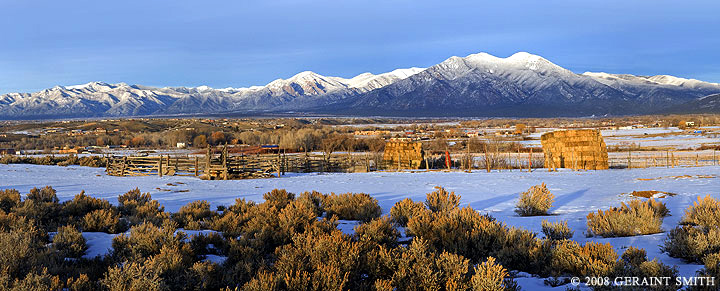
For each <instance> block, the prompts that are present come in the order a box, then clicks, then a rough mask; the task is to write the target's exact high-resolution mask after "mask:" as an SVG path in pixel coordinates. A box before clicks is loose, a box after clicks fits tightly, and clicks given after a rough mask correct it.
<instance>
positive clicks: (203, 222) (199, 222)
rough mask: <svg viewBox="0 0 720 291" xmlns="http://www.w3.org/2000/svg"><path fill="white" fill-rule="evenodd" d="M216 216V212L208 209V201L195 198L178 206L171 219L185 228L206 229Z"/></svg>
mask: <svg viewBox="0 0 720 291" xmlns="http://www.w3.org/2000/svg"><path fill="white" fill-rule="evenodd" d="M215 216H217V212H215V211H212V210H210V203H208V202H207V201H205V200H197V201H193V202H190V203H188V204H187V205H184V206H183V207H180V210H179V211H178V212H176V213H173V214H172V218H173V220H175V222H177V223H178V225H180V227H182V228H185V229H206V228H208V227H209V225H210V223H211V221H212V220H213V219H214V218H215Z"/></svg>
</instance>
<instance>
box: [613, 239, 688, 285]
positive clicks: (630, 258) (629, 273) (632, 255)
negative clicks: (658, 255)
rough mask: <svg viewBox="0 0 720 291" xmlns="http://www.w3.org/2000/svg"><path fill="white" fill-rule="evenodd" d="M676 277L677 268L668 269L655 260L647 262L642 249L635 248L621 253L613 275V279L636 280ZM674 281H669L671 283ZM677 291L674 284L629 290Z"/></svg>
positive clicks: (645, 254)
mask: <svg viewBox="0 0 720 291" xmlns="http://www.w3.org/2000/svg"><path fill="white" fill-rule="evenodd" d="M677 275H678V270H677V267H670V266H667V265H665V264H663V263H661V262H659V261H658V260H657V259H653V260H652V261H648V260H647V253H646V252H645V250H644V249H638V248H635V247H629V248H627V249H626V250H625V252H623V254H622V256H621V259H620V261H619V262H618V266H617V269H616V270H615V273H614V274H613V277H616V278H617V277H637V278H650V277H654V278H662V277H669V278H675V277H677ZM673 281H674V279H671V282H673ZM647 289H651V290H677V289H678V288H677V286H674V284H670V285H659V286H643V287H642V288H636V289H630V290H647Z"/></svg>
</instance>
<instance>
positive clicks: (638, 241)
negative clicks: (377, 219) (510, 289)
mask: <svg viewBox="0 0 720 291" xmlns="http://www.w3.org/2000/svg"><path fill="white" fill-rule="evenodd" d="M103 170H104V169H102V168H87V167H58V166H38V165H0V189H6V188H14V189H17V190H19V191H21V193H27V192H28V191H29V190H30V189H31V188H33V187H41V186H45V185H50V186H52V187H53V188H55V189H56V190H57V192H58V197H59V198H60V199H61V200H69V199H72V197H73V196H74V195H75V194H77V193H79V192H80V191H81V190H85V192H86V193H87V194H88V195H91V196H95V197H100V198H105V199H108V200H110V202H112V203H117V196H118V195H120V194H122V193H124V192H126V191H128V190H131V189H134V188H135V187H139V188H140V190H141V191H143V192H150V193H151V194H152V196H153V198H154V199H157V200H159V201H160V202H161V203H162V204H163V205H165V207H166V210H168V211H177V210H178V209H179V208H180V207H181V206H182V205H184V204H186V203H188V202H190V201H193V200H201V199H204V200H208V201H209V202H211V204H213V205H230V204H232V203H234V200H235V199H236V198H245V199H248V200H254V201H262V194H263V193H265V192H269V191H270V190H272V189H274V188H284V189H287V190H289V191H291V192H294V193H299V192H302V191H309V190H317V191H320V192H324V193H329V192H336V193H343V192H364V193H368V194H370V195H372V196H373V197H375V198H376V199H377V200H378V201H379V203H380V206H381V207H382V209H383V212H384V213H385V214H387V213H388V212H389V210H390V208H391V207H392V205H393V204H394V203H395V202H397V201H399V200H401V199H404V198H411V199H413V200H416V201H424V199H425V194H426V193H428V192H431V191H432V190H433V188H434V187H436V186H442V187H445V188H447V189H448V190H451V191H455V192H456V193H457V194H460V195H461V196H462V200H461V205H462V206H465V205H470V206H472V207H473V208H474V209H476V210H478V211H481V212H488V213H490V214H491V215H492V216H494V217H496V218H497V219H498V220H500V221H503V222H505V223H507V224H508V225H511V226H517V227H522V228H525V229H529V230H532V231H535V232H538V233H539V232H540V230H541V226H540V222H541V220H543V219H548V220H550V221H555V220H567V221H568V224H569V226H570V227H571V228H572V229H573V230H574V231H575V235H574V237H573V239H574V240H576V241H579V242H586V241H590V240H593V241H600V242H609V243H611V244H612V245H613V246H614V247H615V248H616V250H617V251H618V252H619V253H621V252H622V251H623V250H624V249H625V248H627V247H628V246H635V247H641V248H644V249H645V250H646V251H647V253H648V257H649V258H650V259H652V258H658V259H660V260H661V261H663V262H664V263H666V264H670V265H677V266H678V267H679V270H680V275H681V276H691V275H693V274H694V273H695V271H696V270H698V269H700V268H701V266H699V265H693V264H686V263H684V262H683V261H681V260H679V259H674V258H670V257H668V256H667V255H666V254H663V253H661V251H660V247H659V245H661V244H662V241H663V239H664V238H665V234H664V233H660V234H654V235H645V236H636V237H627V238H607V239H606V238H588V237H586V236H585V233H586V231H587V226H586V219H585V217H586V215H587V214H588V213H589V212H591V211H596V210H597V209H607V208H609V207H611V206H618V205H619V204H620V202H622V201H627V200H630V199H631V198H630V197H629V196H628V195H627V194H625V193H630V192H632V191H634V190H659V191H665V192H672V193H676V194H678V195H677V196H673V197H667V198H662V199H660V200H661V201H663V202H665V203H666V204H667V206H668V208H669V209H670V214H671V216H669V217H666V218H665V220H664V222H663V229H664V230H670V229H672V228H673V227H675V226H676V225H677V223H678V221H679V220H680V218H681V217H682V215H683V211H684V209H685V208H687V207H688V206H689V205H691V204H692V202H693V201H694V200H695V199H696V197H698V196H704V195H707V194H710V195H712V196H714V197H715V198H720V191H719V190H720V177H719V176H720V167H718V166H714V167H687V168H686V167H679V168H647V169H632V170H605V171H583V172H572V171H567V170H561V171H560V172H546V171H542V170H537V171H535V172H532V173H527V172H519V171H517V170H515V171H512V172H507V171H503V172H492V173H486V172H483V171H476V172H473V173H465V172H399V173H396V172H372V173H353V174H345V173H332V174H316V173H315V174H292V175H288V176H285V177H283V178H279V179H278V178H273V179H256V180H228V181H204V180H200V179H197V178H194V177H176V176H165V177H162V178H159V177H156V176H149V177H111V176H106V175H105V174H104V172H103ZM650 178H657V179H652V180H644V179H650ZM640 179H643V180H640ZM541 182H545V183H546V184H547V185H548V187H549V189H550V190H551V191H552V192H553V193H554V194H555V196H556V200H555V204H554V207H553V208H552V209H551V211H552V212H553V213H554V214H556V215H554V216H550V217H519V216H517V215H515V213H514V212H513V210H514V205H515V202H516V201H517V197H518V194H519V193H520V192H522V191H525V190H527V189H528V188H529V187H530V186H533V185H537V184H540V183H541ZM345 227H348V228H351V227H352V223H349V225H345ZM86 236H87V237H88V238H89V240H88V244H89V245H90V249H91V250H93V251H94V252H102V249H103V248H105V249H106V248H107V245H106V244H107V242H108V241H109V239H110V238H111V236H109V235H103V234H90V233H89V234H86ZM98 248H100V250H98ZM518 282H520V283H521V284H522V285H523V287H524V289H525V290H537V289H539V288H549V287H547V286H544V285H543V283H542V280H539V279H534V278H533V279H531V278H520V279H518ZM564 289H565V286H561V287H558V290H564Z"/></svg>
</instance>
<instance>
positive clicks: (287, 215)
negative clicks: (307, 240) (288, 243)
mask: <svg viewBox="0 0 720 291" xmlns="http://www.w3.org/2000/svg"><path fill="white" fill-rule="evenodd" d="M307 202H308V201H307V200H294V201H292V202H290V203H289V204H288V205H287V206H285V208H283V209H282V210H281V211H280V215H279V216H278V224H279V226H280V229H282V230H283V231H284V232H286V233H287V235H288V237H289V236H291V235H293V234H296V233H303V232H305V230H307V229H309V228H310V226H311V225H312V224H313V223H315V222H317V213H316V208H315V207H313V206H314V205H313V204H309V203H307Z"/></svg>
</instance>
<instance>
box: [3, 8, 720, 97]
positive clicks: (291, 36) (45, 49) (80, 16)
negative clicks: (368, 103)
mask: <svg viewBox="0 0 720 291" xmlns="http://www.w3.org/2000/svg"><path fill="white" fill-rule="evenodd" d="M718 12H720V1H663V0H661V1H634V0H624V1H613V0H606V1H577V0H573V1H536V0H532V1H477V0H476V1H453V0H446V1H424V0H422V1H421V0H414V1H411V0H379V1H376V0H363V1H346V0H330V1H325V0H322V1H318V0H315V1H305V0H266V1H252V0H240V1H214V0H205V1H197V0H196V1H183V0H170V1H167V0H144V1H136V0H125V1H97V0H78V1H74V0H67V1H56V0H52V1H46V0H37V1H21V0H0V93H7V92H33V91H37V90H41V89H44V88H49V87H52V86H55V85H75V84H82V83H87V82H90V81H105V82H111V83H116V82H126V83H129V84H143V85H150V86H199V85H209V86H211V87H218V88H222V87H228V86H232V87H244V86H250V85H263V84H266V83H268V82H270V81H272V80H274V79H276V78H287V77H290V76H292V75H294V74H296V73H298V72H300V71H304V70H312V71H315V72H317V73H319V74H323V75H332V76H341V77H350V76H354V75H357V74H360V73H363V72H372V73H382V72H386V71H390V70H393V69H395V68H402V67H411V66H418V67H425V66H431V65H433V64H436V63H439V62H441V61H443V60H445V59H447V58H448V57H450V56H453V55H457V56H465V55H468V54H472V53H478V52H487V53H490V54H493V55H496V56H500V57H506V56H509V55H511V54H513V53H515V52H518V51H527V52H530V53H534V54H539V55H541V56H543V57H545V58H547V59H549V60H550V61H552V62H554V63H556V64H558V65H561V66H563V67H565V68H568V69H570V70H572V71H575V72H579V73H581V72H585V71H605V72H610V73H631V74H641V75H657V74H671V75H676V76H681V77H690V78H697V79H701V80H705V81H712V82H720V17H718Z"/></svg>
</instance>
